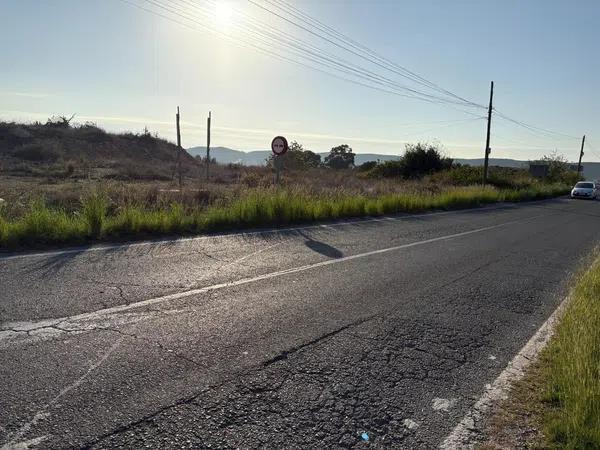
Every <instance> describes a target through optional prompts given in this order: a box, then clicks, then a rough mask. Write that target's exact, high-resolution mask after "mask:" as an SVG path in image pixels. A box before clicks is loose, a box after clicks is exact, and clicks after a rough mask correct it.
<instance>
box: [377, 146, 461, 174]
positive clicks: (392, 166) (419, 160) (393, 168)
mask: <svg viewBox="0 0 600 450" xmlns="http://www.w3.org/2000/svg"><path fill="white" fill-rule="evenodd" d="M451 166H452V160H451V159H449V158H444V157H443V156H442V155H441V153H440V151H439V148H438V147H437V146H435V145H433V144H427V143H418V144H407V145H406V151H405V152H404V155H403V156H402V158H400V159H399V160H395V161H385V162H383V163H380V164H377V165H376V166H374V167H373V168H372V169H371V170H370V171H369V174H370V175H371V176H374V177H387V178H391V177H397V178H421V177H423V176H424V175H427V174H431V173H434V172H439V171H441V170H445V169H450V167H451Z"/></svg>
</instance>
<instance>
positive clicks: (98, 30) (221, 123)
mask: <svg viewBox="0 0 600 450" xmlns="http://www.w3.org/2000/svg"><path fill="white" fill-rule="evenodd" d="M279 1H280V0H231V1H229V0H0V41H1V42H2V46H0V61H2V63H1V64H2V66H1V67H2V69H1V70H0V119H3V120H16V121H24V122H31V121H36V120H40V121H45V120H46V119H47V118H48V117H50V116H53V115H65V116H71V115H72V114H76V116H75V119H74V121H75V122H79V123H83V122H87V121H90V122H94V123H96V124H97V125H99V126H101V127H102V128H105V129H107V130H110V131H134V132H141V131H142V130H143V129H144V128H145V127H147V128H148V129H149V130H150V131H151V132H153V133H154V132H156V133H158V134H159V135H160V136H163V137H165V138H167V139H169V140H174V139H175V124H174V122H175V111H176V108H177V106H179V107H180V109H181V120H182V144H183V146H184V147H192V146H196V145H205V142H206V117H207V115H208V111H211V112H212V136H211V145H212V146H225V147H230V148H234V149H239V150H258V149H267V148H269V146H270V142H271V140H272V138H273V137H274V136H276V135H284V136H285V137H287V138H288V140H289V141H292V140H296V141H298V142H300V143H301V144H303V145H304V147H305V148H308V149H311V150H314V151H327V150H329V149H330V148H331V147H333V146H336V145H339V144H344V143H345V144H349V145H350V146H351V147H352V148H353V149H354V151H355V152H356V153H383V154H394V155H395V154H401V153H402V152H403V149H404V145H405V144H406V143H414V142H419V141H428V142H435V143H438V144H440V145H441V146H442V148H443V149H444V152H445V153H446V154H447V155H448V156H451V157H461V158H477V157H482V156H483V153H484V147H485V134H486V120H485V116H486V114H487V111H486V110H485V108H478V107H471V106H468V105H464V104H461V105H456V104H448V103H447V102H441V103H440V102H438V101H434V102H433V103H432V102H427V101H423V100H422V99H415V98H409V97H414V94H412V93H411V91H406V90H403V87H408V88H410V89H414V90H418V91H419V92H422V93H425V94H427V95H438V96H439V95H440V94H439V93H438V92H435V91H432V90H431V89H429V88H428V87H424V86H422V85H419V84H415V83H414V82H412V81H411V80H408V79H406V78H403V77H402V76H400V75H399V74H398V73H396V72H398V70H397V69H395V70H396V72H393V71H390V70H388V69H387V68H386V67H385V66H384V65H381V64H380V65H378V64H373V63H372V61H373V59H372V60H371V61H367V60H365V59H364V58H360V57H359V56H357V55H356V54H355V53H351V52H348V51H346V50H344V49H342V48H340V47H338V46H336V45H333V44H332V43H330V42H328V41H326V40H324V39H322V38H320V37H318V36H315V35H314V34H311V33H309V32H307V31H306V30H305V29H303V28H302V27H304V28H308V29H311V28H309V27H307V26H306V23H305V22H302V21H301V20H299V19H298V18H294V17H290V16H286V17H287V18H288V21H286V20H283V19H281V18H279V17H277V16H276V15H274V14H272V13H271V12H269V11H267V10H270V11H274V12H277V13H279V14H280V15H284V14H282V10H280V9H278V8H277V4H278V2H279ZM285 1H286V2H288V3H289V4H290V5H292V6H293V7H295V8H297V10H299V11H301V12H303V13H306V14H308V15H310V16H311V17H313V18H316V19H318V20H319V21H320V22H322V23H324V24H326V25H328V26H330V27H332V28H333V29H335V30H337V31H338V32H341V33H343V34H344V35H345V36H347V37H350V38H351V39H352V40H353V41H354V42H357V43H360V44H361V45H363V46H365V47H367V48H368V49H370V50H372V51H374V52H376V53H377V55H380V56H383V57H385V58H386V59H387V60H388V61H392V62H393V63H395V64H397V65H399V66H401V67H404V68H408V69H409V70H410V71H412V72H413V73H416V74H418V75H419V76H421V77H423V78H425V79H426V80H428V81H431V82H433V83H435V84H436V85H437V86H441V87H442V88H444V89H446V90H448V91H451V92H453V93H455V94H457V95H459V96H460V97H462V98H465V99H467V100H469V101H472V102H474V103H477V104H480V105H482V106H487V104H488V102H489V90H490V81H491V80H493V81H494V83H495V89H494V108H495V109H496V110H497V111H499V112H500V113H502V114H504V115H505V116H507V117H510V118H512V119H515V120H517V121H519V122H524V123H526V124H528V125H533V126H535V127H539V128H542V129H544V130H549V131H552V132H553V133H560V134H549V133H546V132H541V131H537V129H536V131H532V130H531V129H528V128H524V127H522V126H519V125H517V124H515V123H513V122H509V121H507V120H505V119H503V118H501V117H499V116H498V115H497V113H496V112H494V114H493V116H492V129H491V130H492V132H491V144H490V145H491V148H492V153H491V156H492V157H496V158H515V159H522V160H528V159H535V158H539V157H541V156H542V155H544V154H549V153H551V152H553V151H558V152H559V153H560V154H563V155H565V156H566V157H567V158H569V159H570V160H576V159H577V158H578V155H579V148H580V145H581V136H582V135H584V134H586V135H587V145H586V149H585V156H584V161H600V94H599V90H598V86H597V82H598V80H599V78H600V58H598V55H599V54H600V51H599V48H598V46H599V45H600V26H599V25H600V2H599V1H597V0H564V1H562V0H561V1H558V0H454V1H448V0H395V1H392V0H344V1H343V0H285ZM136 5H137V6H136ZM165 8H167V9H165ZM265 8H266V9H265ZM168 9H171V10H170V11H168ZM298 17H299V16H298ZM186 18H187V19H186ZM190 18H191V19H192V20H189V19H190ZM257 21H258V22H257ZM248 24H250V25H248ZM252 24H257V26H258V27H259V29H260V30H261V31H262V32H263V33H268V35H267V37H268V36H275V38H277V36H280V37H279V38H277V39H278V42H281V39H289V40H290V41H291V42H293V43H294V45H295V46H296V48H295V49H294V50H292V49H290V48H286V47H283V48H282V47H280V45H281V44H277V43H275V42H274V41H269V42H268V43H267V44H266V45H267V52H266V53H265V52H264V51H259V50H258V49H257V48H256V47H255V46H253V45H265V44H264V43H258V44H257V42H258V41H257V40H256V39H261V36H260V35H257V34H256V32H250V31H249V30H248V26H253V25H252ZM298 25H300V26H298ZM244 27H246V28H244ZM311 30H313V31H314V29H311ZM269 33H270V34H269ZM263 36H264V34H263ZM281 36H283V38H282V37H281ZM262 39H264V38H262ZM338 43H339V42H338ZM297 47H301V48H303V49H307V48H308V49H312V50H311V51H315V52H318V54H319V55H324V53H322V52H327V55H329V56H326V58H336V59H335V61H337V62H338V63H339V61H342V60H343V61H342V64H345V65H346V67H348V66H351V67H356V66H359V70H362V71H363V73H364V72H365V71H369V74H371V75H370V76H371V78H370V79H369V80H367V81H365V80H364V79H359V78H356V76H355V75H349V74H345V73H340V72H339V71H337V72H336V71H335V69H333V68H331V67H328V66H324V65H323V61H324V60H323V59H320V60H318V63H315V62H311V61H306V60H302V59H301V58H300V56H298V55H297V53H298V52H299V51H302V50H298V49H297ZM350 48H351V49H353V47H350ZM354 49H356V47H354ZM292 51H293V52H295V53H292ZM273 52H278V55H279V56H274V55H273ZM281 56H283V59H282V58H281ZM290 59H291V60H293V61H296V62H293V61H289V60H290ZM298 61H300V62H302V61H303V64H305V65H301V64H298V63H297V62H298ZM375 61H376V62H377V61H379V62H380V61H381V60H375ZM306 65H310V66H311V67H306ZM336 67H338V68H339V67H340V66H339V65H338V66H336ZM316 69H318V70H316ZM324 72H327V73H324ZM332 73H334V74H335V76H334V75H332ZM354 73H356V72H354ZM340 76H341V77H342V78H344V79H340V78H339V77H340ZM372 76H376V77H379V78H378V79H379V80H381V79H382V77H385V80H386V82H391V83H395V84H394V89H398V90H395V91H394V92H396V93H395V94H394V93H391V92H390V91H389V89H387V88H384V90H386V91H387V92H382V91H381V90H375V89H372V88H369V87H366V86H363V85H358V84H356V81H359V82H361V83H364V84H369V85H371V86H373V81H372V80H373V78H372ZM349 78H352V79H354V81H355V82H354V83H353V82H350V81H348V79H349ZM398 85H401V86H402V87H399V88H398ZM379 87H381V86H379ZM398 93H403V94H404V95H407V96H408V97H407V96H401V95H397V94H398ZM427 98H428V99H431V97H427ZM445 98H446V99H447V97H445ZM465 111H466V112H465Z"/></svg>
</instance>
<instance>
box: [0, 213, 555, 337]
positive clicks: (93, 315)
mask: <svg viewBox="0 0 600 450" xmlns="http://www.w3.org/2000/svg"><path fill="white" fill-rule="evenodd" d="M545 216H546V214H543V215H537V216H532V217H528V218H526V219H519V220H511V221H509V222H503V223H499V224H496V225H491V226H488V227H483V228H477V229H475V230H469V231H462V232H460V233H454V234H449V235H445V236H438V237H435V238H431V239H425V240H422V241H416V242H410V243H408V244H402V245H396V246H394V247H388V248H383V249H379V250H372V251H369V252H365V253H358V254H356V255H350V256H344V257H341V258H337V259H328V260H325V261H321V262H318V263H313V264H307V265H304V266H299V267H292V268H290V269H284V270H279V271H276V272H271V273H266V274H263V275H258V276H255V277H251V278H242V279H240V280H236V281H229V282H225V283H219V284H213V285H211V286H205V287H202V288H198V289H191V290H188V291H183V292H176V293H174V294H169V295H163V296H161V297H155V298H150V299H147V300H142V301H139V302H134V303H129V304H125V305H118V306H113V307H110V308H105V309H100V310H97V311H93V312H89V313H82V314H77V315H74V316H68V317H62V318H59V319H45V320H40V321H36V322H7V323H3V324H1V325H2V329H0V333H1V332H2V331H6V332H8V333H2V334H0V342H1V341H2V340H5V339H10V338H11V336H12V335H13V334H14V333H15V332H32V331H35V330H36V329H40V328H45V327H46V328H49V327H53V326H58V325H61V324H62V323H64V322H77V321H90V320H97V319H101V318H102V317H103V316H106V315H110V314H116V313H120V312H124V311H129V310H132V309H137V308H142V307H146V306H152V305H156V304H160V303H165V302H168V301H171V300H178V299H181V298H185V297H190V296H193V295H198V294H203V293H205V292H211V291H215V290H219V289H224V288H230V287H235V286H240V285H244V284H249V283H255V282H257V281H262V280H268V279H271V278H276V277H281V276H284V275H290V274H293V273H298V272H304V271H307V270H311V269H316V268H318V267H326V266H331V265H334V264H340V263H343V262H347V261H352V260H355V259H360V258H366V257H369V256H374V255H381V254H385V253H389V252H394V251H397V250H402V249H405V248H411V247H417V246H420V245H426V244H431V243H434V242H440V241H446V240H449V239H455V238H459V237H463V236H468V235H471V234H476V233H482V232H484V231H490V230H494V229H497V228H501V227H505V226H508V225H514V224H517V223H523V222H527V221H530V220H534V219H537V218H540V217H545Z"/></svg>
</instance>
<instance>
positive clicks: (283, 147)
mask: <svg viewBox="0 0 600 450" xmlns="http://www.w3.org/2000/svg"><path fill="white" fill-rule="evenodd" d="M271 151H272V152H273V155H275V156H274V157H273V165H274V166H275V184H279V176H280V171H281V166H282V161H281V159H280V157H281V156H283V155H284V154H285V152H287V151H288V141H287V139H286V138H284V137H283V136H276V137H275V138H273V140H272V141H271Z"/></svg>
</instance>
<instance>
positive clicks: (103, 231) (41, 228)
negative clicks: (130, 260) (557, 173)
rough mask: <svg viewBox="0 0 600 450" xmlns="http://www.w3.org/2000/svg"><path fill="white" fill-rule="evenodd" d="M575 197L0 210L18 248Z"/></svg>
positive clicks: (505, 193) (530, 194)
mask: <svg viewBox="0 0 600 450" xmlns="http://www.w3.org/2000/svg"><path fill="white" fill-rule="evenodd" d="M566 192H568V187H567V186H565V185H561V184H554V185H540V186H536V187H532V188H528V189H519V190H498V189H494V188H486V189H483V188H481V187H462V188H453V189H449V190H447V191H443V192H441V193H437V194H410V193H390V194H382V195H378V196H366V195H350V194H347V193H343V192H331V193H322V194H313V193H309V192H307V191H303V190H286V189H254V190H249V191H248V192H247V193H245V194H244V195H243V196H241V197H239V198H237V199H235V200H233V201H231V202H230V203H228V204H225V205H221V206H210V207H208V208H206V209H190V208H187V209H186V208H184V207H183V206H182V205H180V204H177V203H172V204H171V205H170V206H169V207H168V208H162V209H148V208H144V207H142V206H136V205H129V206H124V207H121V208H119V209H116V210H115V211H113V212H112V213H111V214H108V202H107V199H106V198H105V197H104V196H103V195H102V194H101V193H92V194H88V195H87V196H84V197H83V198H82V199H81V206H80V209H79V210H78V211H76V212H75V213H73V214H67V213H66V212H64V211H61V210H53V209H49V208H48V207H46V206H45V205H44V203H43V202H40V201H37V202H34V203H32V204H31V206H30V208H29V210H28V211H27V212H26V213H25V214H24V215H23V216H21V217H19V218H16V219H13V220H7V219H3V218H2V214H1V211H0V246H1V247H5V248H14V247H20V246H21V247H22V246H34V245H39V244H63V243H79V242H85V241H93V240H98V239H101V238H102V239H111V238H119V237H127V238H140V237H148V236H152V235H165V234H189V233H202V232H210V231H219V230H225V229H239V228H251V227H260V226H280V225H289V224H294V223H301V222H313V221H318V220H330V219H340V218H348V217H364V216H378V215H383V214H393V213H398V212H408V213H411V212H419V211H426V210H432V209H456V208H468V207H477V206H480V205H483V204H487V203H494V202H503V201H511V202H514V201H524V200H534V199H541V198H549V197H555V196H558V195H562V194H565V193H566Z"/></svg>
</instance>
